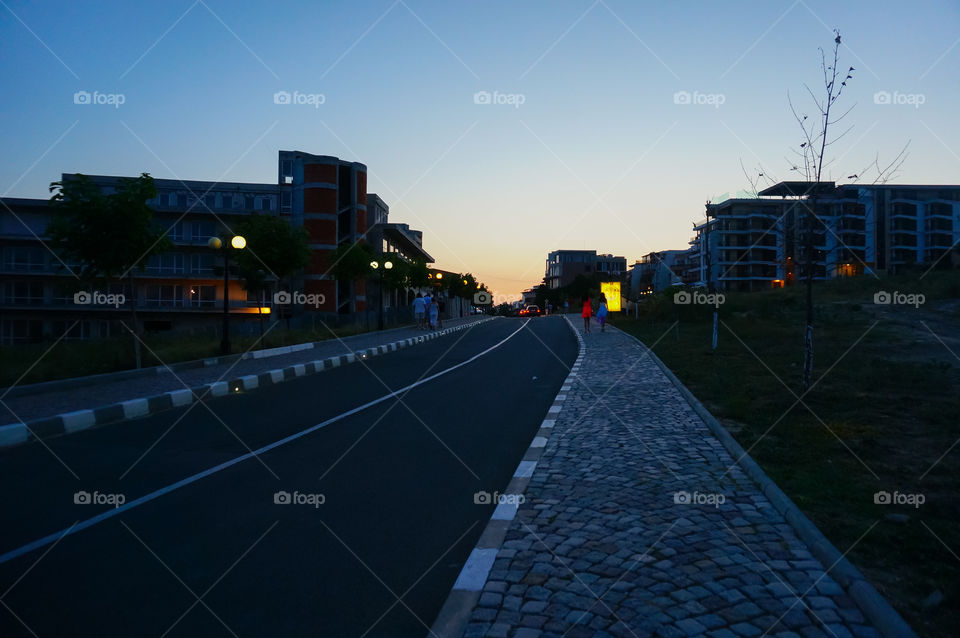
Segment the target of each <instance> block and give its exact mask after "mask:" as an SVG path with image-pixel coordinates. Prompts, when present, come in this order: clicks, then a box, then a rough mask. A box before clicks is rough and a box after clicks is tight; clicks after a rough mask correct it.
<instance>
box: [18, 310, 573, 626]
mask: <svg viewBox="0 0 960 638" xmlns="http://www.w3.org/2000/svg"><path fill="white" fill-rule="evenodd" d="M481 353H482V354H481ZM478 355H480V356H478ZM575 358H576V341H575V339H574V337H573V335H572V334H571V332H570V330H569V328H568V327H567V325H566V324H565V322H564V321H563V320H562V319H561V318H559V317H556V318H554V317H549V318H538V319H534V320H530V321H526V320H520V319H499V320H497V321H492V322H488V323H485V324H483V325H481V326H477V327H474V328H471V329H469V330H464V331H462V332H459V333H455V334H453V335H450V336H447V337H444V338H441V339H437V340H435V341H432V342H429V343H427V344H423V345H419V346H417V347H415V348H408V349H404V350H400V351H398V352H395V353H391V354H388V355H384V356H381V357H376V358H373V359H371V360H369V361H367V362H364V363H360V364H351V365H348V366H345V367H342V368H337V369H334V370H330V371H327V372H324V373H322V374H318V375H313V376H309V377H304V378H300V379H296V380H291V381H287V382H285V383H282V384H280V385H277V386H272V387H268V388H264V389H260V390H256V391H253V392H250V393H243V394H236V395H231V396H228V397H222V398H219V399H213V400H209V401H207V402H206V404H205V405H200V404H194V405H193V406H190V407H189V408H180V409H176V410H170V411H167V412H163V413H160V414H157V415H154V416H152V417H148V418H144V419H140V420H137V421H133V422H127V423H121V424H116V425H111V426H106V427H102V428H98V429H94V430H90V431H87V432H83V433H78V434H74V435H70V436H66V437H62V438H59V439H53V440H50V441H47V442H45V443H33V444H30V445H26V446H21V447H17V448H12V449H8V450H5V451H3V452H0V480H2V481H3V483H2V485H3V486H4V487H3V489H2V490H0V512H2V519H0V592H3V593H0V636H20V635H24V636H30V635H35V636H40V637H44V636H114V635H115V636H120V635H123V636H164V635H165V636H231V635H233V636H306V635H309V636H361V635H367V636H423V635H425V634H426V633H427V630H428V628H429V625H430V624H431V623H432V622H433V620H434V618H435V616H436V614H437V612H438V611H439V609H440V606H441V605H442V604H443V601H444V600H445V598H446V596H447V594H448V593H449V591H450V587H451V586H452V584H453V582H454V580H455V579H456V577H457V574H458V573H459V571H460V568H461V567H462V565H463V563H464V562H465V560H466V557H467V556H468V554H469V553H470V550H471V549H472V548H473V546H474V545H475V543H476V541H477V538H478V537H479V535H480V533H481V532H482V530H483V527H484V526H485V524H486V521H487V520H488V519H489V517H490V514H491V513H492V509H493V505H477V504H475V503H474V494H475V493H477V492H478V491H481V490H483V491H487V492H491V493H492V492H494V491H497V490H500V491H502V490H503V489H504V487H506V485H507V483H508V482H509V481H510V477H511V475H512V473H513V471H514V469H515V468H516V466H517V463H518V462H519V460H520V459H521V457H522V456H523V453H524V451H525V449H526V448H527V446H528V445H529V443H530V440H531V439H532V438H533V436H534V433H535V432H536V430H537V428H538V426H539V424H540V421H541V420H542V419H543V417H544V415H545V413H546V411H547V408H548V407H549V406H550V404H551V402H552V399H553V397H554V396H555V394H556V393H557V390H558V389H559V387H560V385H561V384H562V382H563V379H564V378H565V376H566V374H567V371H568V369H569V366H570V365H571V364H572V362H573V360H574V359H575ZM461 364H462V365H461ZM455 366H459V367H456V368H455V369H453V370H451V371H449V372H446V373H444V371H445V370H448V369H450V368H454V367H455ZM438 373H439V376H436V377H434V375H437V374H438ZM411 384H416V385H415V386H414V387H412V388H409V389H407V390H406V391H403V392H400V393H398V394H394V393H396V392H397V391H398V390H400V389H402V388H406V387H407V386H410V385H411ZM384 397H386V398H384ZM208 408H209V409H208ZM344 413H349V414H347V415H346V416H343V415H344ZM321 424H325V425H322V426H321V427H317V426H318V425H321ZM285 439H286V440H285ZM277 442H280V444H279V445H275V446H274V447H271V448H270V449H267V450H263V451H261V450H260V448H262V447H264V446H270V445H272V444H275V443H277ZM251 451H257V454H256V455H252V454H251ZM244 456H246V458H244ZM238 459H239V460H238ZM78 492H83V493H87V494H89V495H90V496H89V500H91V501H100V502H99V503H97V502H93V503H76V502H75V501H76V500H77V499H78V498H79V500H84V497H83V496H82V495H81V496H80V497H77V496H76V495H77V493H78ZM121 499H123V501H124V503H123V505H122V506H121V507H120V508H119V509H117V508H116V507H115V503H116V502H117V501H119V500H121ZM277 500H280V501H284V500H289V501H295V502H290V503H284V502H281V503H277V502H276V501H277ZM97 516H101V517H102V518H101V520H98V519H96V518H95V517H97ZM65 530H66V533H64V531H65Z"/></svg>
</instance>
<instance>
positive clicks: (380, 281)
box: [370, 259, 393, 330]
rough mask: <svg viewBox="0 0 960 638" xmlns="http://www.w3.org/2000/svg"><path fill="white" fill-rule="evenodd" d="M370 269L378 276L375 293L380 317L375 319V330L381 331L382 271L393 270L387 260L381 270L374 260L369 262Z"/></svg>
mask: <svg viewBox="0 0 960 638" xmlns="http://www.w3.org/2000/svg"><path fill="white" fill-rule="evenodd" d="M370 267H371V268H373V269H374V270H376V271H377V273H379V275H380V277H379V280H378V283H377V293H378V295H379V296H380V316H379V317H378V318H377V330H383V271H384V270H390V269H391V268H393V262H392V261H390V260H389V259H387V260H384V262H383V268H381V267H380V262H379V261H376V260H374V261H371V262H370Z"/></svg>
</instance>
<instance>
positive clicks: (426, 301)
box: [423, 290, 431, 330]
mask: <svg viewBox="0 0 960 638" xmlns="http://www.w3.org/2000/svg"><path fill="white" fill-rule="evenodd" d="M430 300H431V297H430V291H429V290H428V291H427V292H425V293H424V294H423V329H424V330H429V329H430Z"/></svg>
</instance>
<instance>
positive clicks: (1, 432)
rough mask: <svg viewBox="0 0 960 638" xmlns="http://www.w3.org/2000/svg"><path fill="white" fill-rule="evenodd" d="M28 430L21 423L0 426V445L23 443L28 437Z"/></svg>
mask: <svg viewBox="0 0 960 638" xmlns="http://www.w3.org/2000/svg"><path fill="white" fill-rule="evenodd" d="M29 434H30V433H29V430H27V426H26V425H24V424H23V423H11V424H10V425H3V426H0V445H14V444H16V443H23V442H24V441H26V440H27V437H28V436H29Z"/></svg>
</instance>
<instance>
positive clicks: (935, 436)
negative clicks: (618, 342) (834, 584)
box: [615, 272, 960, 636]
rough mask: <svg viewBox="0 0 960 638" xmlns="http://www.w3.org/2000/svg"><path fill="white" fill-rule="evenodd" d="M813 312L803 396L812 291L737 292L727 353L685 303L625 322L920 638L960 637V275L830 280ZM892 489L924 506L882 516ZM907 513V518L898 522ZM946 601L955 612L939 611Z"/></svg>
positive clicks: (726, 333) (662, 298) (703, 316)
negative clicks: (936, 597)
mask: <svg viewBox="0 0 960 638" xmlns="http://www.w3.org/2000/svg"><path fill="white" fill-rule="evenodd" d="M879 290H886V291H889V292H893V291H901V292H905V293H922V294H924V295H925V296H926V302H925V303H924V304H923V305H922V306H920V307H914V306H895V305H876V304H874V303H873V294H874V293H875V292H877V291H879ZM814 300H815V303H816V319H815V333H814V335H815V336H814V339H815V341H814V343H815V355H816V356H815V362H814V363H815V369H814V377H813V378H814V380H815V381H817V383H816V385H815V386H814V387H813V389H812V390H811V391H810V392H809V393H808V394H807V395H805V396H803V395H802V393H801V391H800V388H799V385H800V375H801V369H802V362H803V358H802V357H803V331H804V322H805V305H804V304H805V300H804V290H803V288H802V286H798V287H794V288H788V289H783V290H771V291H768V292H761V293H753V294H728V295H727V297H726V300H725V303H724V304H723V305H722V306H721V307H720V309H719V311H718V314H719V344H718V348H717V349H716V350H712V349H711V332H712V314H713V313H712V308H708V307H696V306H677V305H674V304H673V303H672V294H661V295H656V296H653V297H651V298H650V299H649V300H647V301H645V303H644V304H642V306H641V310H640V313H641V314H640V317H639V319H635V318H632V317H630V318H627V317H622V318H617V319H616V320H615V321H616V325H617V327H618V328H621V329H623V330H625V331H627V332H629V333H631V334H634V335H636V336H637V337H639V338H640V339H641V340H642V341H643V342H644V343H646V344H647V345H648V346H650V347H651V348H652V349H653V350H654V352H655V353H656V354H657V355H658V356H659V357H660V358H661V359H662V360H663V361H664V363H666V364H667V366H669V367H670V369H671V370H673V372H674V373H675V374H676V375H677V377H679V378H680V380H681V381H682V382H683V383H684V384H685V385H686V386H687V387H688V388H689V389H690V390H691V392H693V393H694V395H696V396H697V398H698V399H700V400H701V401H702V402H703V403H704V405H705V406H706V407H707V408H708V409H709V410H710V411H711V412H712V413H713V414H714V415H715V416H716V417H717V418H718V419H719V420H720V421H721V422H722V423H724V424H725V425H727V426H728V427H729V429H730V431H731V433H732V434H733V435H734V437H735V438H736V439H737V441H738V442H739V443H740V444H741V445H742V446H743V447H744V448H745V449H747V450H749V453H750V455H751V456H752V457H753V458H754V459H755V460H756V461H757V462H758V463H759V464H760V465H761V467H763V469H764V471H766V472H767V474H769V475H770V477H771V478H772V479H773V480H774V481H776V483H777V484H778V485H779V486H780V487H781V488H782V489H783V490H784V491H785V492H786V493H787V494H788V495H789V496H790V498H791V499H793V501H794V502H795V503H796V504H797V505H798V506H799V507H800V508H801V509H802V510H803V511H804V513H805V514H806V515H807V516H808V517H809V518H810V519H811V520H812V521H813V522H814V523H815V524H816V525H817V526H818V527H819V528H820V529H821V530H822V531H823V533H824V534H826V536H827V537H828V538H829V539H830V540H831V541H832V542H833V543H834V545H836V547H837V548H838V549H839V550H840V551H841V552H846V551H847V550H848V549H850V548H851V547H853V549H852V550H850V553H849V554H848V558H849V559H850V560H851V561H852V562H853V563H854V564H855V565H856V566H857V567H858V568H859V569H860V570H861V571H863V572H864V574H865V575H866V576H867V577H868V578H869V579H870V580H871V582H872V583H873V584H874V586H875V587H876V588H877V589H878V590H879V591H880V592H881V593H882V594H883V595H884V596H886V597H887V599H888V600H889V601H890V602H891V603H892V604H893V605H894V607H896V608H897V610H898V611H899V612H900V613H901V614H902V615H903V616H904V618H905V619H906V620H907V622H909V623H910V624H911V625H912V626H913V627H914V629H915V630H916V631H917V632H918V633H919V634H921V635H926V636H935V635H951V634H952V633H953V631H954V628H955V627H956V626H957V625H958V624H960V610H958V607H960V605H958V595H960V558H958V554H960V498H958V494H957V479H956V477H957V471H958V470H960V445H958V446H957V447H956V448H953V449H951V446H953V445H954V443H955V442H956V441H957V440H958V437H960V420H958V407H960V359H958V358H957V356H958V355H960V347H958V345H960V273H957V272H938V273H931V274H930V275H928V276H926V277H924V278H923V279H922V280H920V279H919V277H918V276H913V277H910V276H904V277H897V278H889V279H883V280H881V281H879V282H878V281H877V280H876V279H873V278H872V277H870V278H866V277H861V278H858V279H849V280H844V281H835V282H826V283H824V284H819V285H817V286H816V287H815V288H814ZM951 350H952V352H951ZM954 353H956V354H954ZM794 393H795V394H796V396H802V398H803V400H802V402H799V403H798V402H797V398H796V396H795V395H794ZM948 450H950V451H949V452H948ZM881 490H884V491H887V492H890V493H893V492H894V491H898V492H900V493H906V494H918V493H919V494H923V495H924V496H925V498H926V502H925V503H924V504H923V505H921V506H920V507H919V508H914V507H911V506H897V505H885V506H884V505H876V504H874V498H873V495H874V493H875V492H878V491H881ZM894 513H896V514H906V515H907V516H908V517H909V519H908V520H907V521H906V522H894V521H891V520H889V519H888V518H887V515H889V514H894ZM875 523H876V525H875V526H874V527H873V528H872V529H870V528H871V526H872V525H874V524H875ZM868 529H870V531H869V533H866V535H864V533H865V532H867V530H868ZM861 536H863V537H862V539H861ZM937 537H939V540H938V538H937ZM858 539H859V542H857V541H858ZM941 541H942V542H941ZM854 545H855V546H854ZM935 590H939V591H941V592H942V594H943V597H944V600H943V602H942V603H940V604H939V605H937V606H934V607H932V608H925V607H924V605H923V601H924V599H926V598H927V596H929V595H930V594H931V593H932V592H934V591H935Z"/></svg>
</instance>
